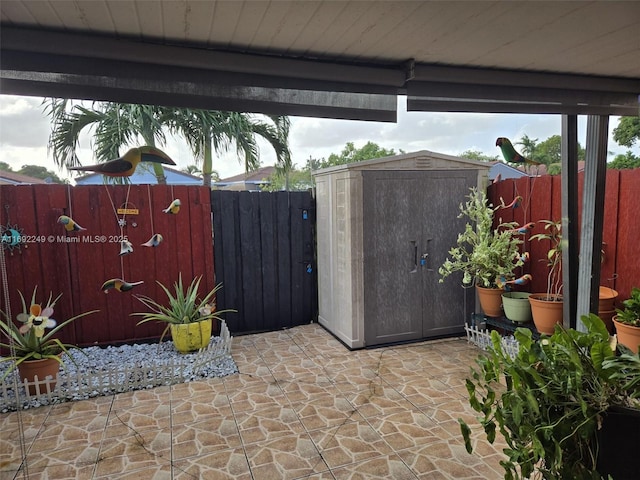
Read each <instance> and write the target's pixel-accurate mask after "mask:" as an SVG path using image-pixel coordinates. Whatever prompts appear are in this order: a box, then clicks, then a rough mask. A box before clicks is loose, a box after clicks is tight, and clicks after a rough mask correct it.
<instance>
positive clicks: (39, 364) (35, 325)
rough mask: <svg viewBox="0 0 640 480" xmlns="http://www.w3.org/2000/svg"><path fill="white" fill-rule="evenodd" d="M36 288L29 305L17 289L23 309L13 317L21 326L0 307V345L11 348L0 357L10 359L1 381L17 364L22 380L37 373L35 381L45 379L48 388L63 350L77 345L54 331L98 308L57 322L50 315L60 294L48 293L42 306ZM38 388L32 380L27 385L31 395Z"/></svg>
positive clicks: (5, 359) (60, 361)
mask: <svg viewBox="0 0 640 480" xmlns="http://www.w3.org/2000/svg"><path fill="white" fill-rule="evenodd" d="M37 290H38V287H35V288H34V289H33V293H32V295H31V301H30V303H29V306H28V307H27V303H26V301H25V298H24V296H23V295H22V292H20V291H19V292H18V293H19V295H20V300H21V303H22V312H21V313H19V314H18V315H17V317H16V319H17V320H18V322H19V323H20V324H21V325H20V326H17V325H16V324H15V323H14V322H13V321H12V320H11V318H10V317H9V315H7V314H6V313H5V312H4V311H0V314H1V315H0V316H1V317H2V318H1V319H0V330H1V331H2V334H3V335H4V337H6V339H7V340H6V341H7V343H4V342H3V343H0V346H1V347H2V348H5V349H7V350H8V351H9V352H11V353H10V355H9V356H7V357H3V358H1V359H0V362H10V365H9V368H8V369H7V370H6V371H5V372H4V375H2V378H0V381H4V380H5V379H6V378H7V376H8V375H9V374H10V373H11V372H13V371H14V370H15V369H16V368H17V369H18V373H19V374H20V379H21V380H22V381H23V382H24V381H25V380H26V381H28V382H31V383H33V382H34V378H35V377H36V376H37V377H38V383H40V382H42V381H46V382H47V383H48V384H49V388H50V390H53V388H54V387H55V385H56V379H57V377H58V372H59V370H60V366H61V365H62V366H63V367H64V361H63V358H62V354H63V353H68V351H69V349H71V348H76V346H75V345H71V344H65V343H62V342H61V341H60V340H59V339H58V338H55V335H56V333H58V332H59V331H60V330H61V329H62V328H64V327H66V326H67V325H69V324H70V323H71V322H74V321H76V320H78V319H79V318H82V317H84V316H86V315H90V314H92V313H96V312H98V310H92V311H90V312H85V313H81V314H80V315H76V316H74V317H71V318H69V319H67V320H65V321H64V322H61V323H59V324H58V322H56V321H55V320H53V318H51V316H52V315H53V307H54V306H55V304H56V302H57V301H58V300H59V299H60V297H61V296H62V294H60V295H58V296H57V297H56V298H55V299H52V298H53V296H52V294H49V298H48V300H47V303H46V304H45V305H44V308H43V307H42V303H38V302H37V300H36V296H37ZM46 329H50V331H49V332H47V333H45V330H46ZM69 358H71V357H69ZM72 361H73V359H72ZM37 390H44V389H39V388H38V389H37V388H36V385H35V384H34V385H29V393H31V394H32V395H33V394H35V393H36V392H37Z"/></svg>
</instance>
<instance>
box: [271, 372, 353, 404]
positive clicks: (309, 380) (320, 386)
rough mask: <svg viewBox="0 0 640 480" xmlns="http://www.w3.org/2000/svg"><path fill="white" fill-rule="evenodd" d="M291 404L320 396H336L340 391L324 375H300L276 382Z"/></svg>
mask: <svg viewBox="0 0 640 480" xmlns="http://www.w3.org/2000/svg"><path fill="white" fill-rule="evenodd" d="M278 383H279V384H280V387H281V388H282V390H283V392H284V394H285V395H286V396H287V398H288V399H289V401H290V402H291V403H300V402H308V401H310V400H312V399H315V398H317V397H322V396H334V397H335V396H338V395H340V391H339V390H338V388H337V387H336V386H335V385H334V383H333V382H332V381H331V380H329V378H328V377H327V376H325V375H322V374H320V375H316V374H309V375H302V376H299V377H296V378H293V379H291V380H288V381H284V380H280V381H279V382H278Z"/></svg>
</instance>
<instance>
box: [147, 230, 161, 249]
mask: <svg viewBox="0 0 640 480" xmlns="http://www.w3.org/2000/svg"><path fill="white" fill-rule="evenodd" d="M162 240H163V238H162V235H160V234H159V233H154V234H153V235H152V236H151V238H150V239H149V240H147V241H146V242H145V243H143V244H142V246H143V247H157V246H158V245H160V243H162Z"/></svg>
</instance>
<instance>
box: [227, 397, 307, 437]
mask: <svg viewBox="0 0 640 480" xmlns="http://www.w3.org/2000/svg"><path fill="white" fill-rule="evenodd" d="M236 423H237V425H238V430H239V431H240V437H241V438H242V443H243V444H244V445H249V444H252V443H257V442H263V441H265V440H273V439H274V438H278V437H284V436H289V435H297V434H300V433H303V432H304V427H303V426H302V423H300V420H299V419H298V416H297V415H296V412H295V410H294V409H293V408H291V407H283V406H279V405H276V406H272V407H266V408H263V409H260V410H254V411H251V412H240V413H238V414H237V415H236Z"/></svg>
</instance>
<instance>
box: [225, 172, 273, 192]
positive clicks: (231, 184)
mask: <svg viewBox="0 0 640 480" xmlns="http://www.w3.org/2000/svg"><path fill="white" fill-rule="evenodd" d="M275 172H276V167H273V166H270V167H260V168H258V169H257V170H254V171H252V172H248V173H241V174H239V175H234V176H233V177H227V178H222V179H220V180H218V181H217V182H214V183H213V185H214V187H216V188H219V189H221V190H259V189H260V187H261V186H262V185H266V184H269V181H268V180H267V179H268V178H269V177H270V176H271V175H273V174H274V173H275Z"/></svg>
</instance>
